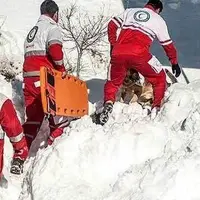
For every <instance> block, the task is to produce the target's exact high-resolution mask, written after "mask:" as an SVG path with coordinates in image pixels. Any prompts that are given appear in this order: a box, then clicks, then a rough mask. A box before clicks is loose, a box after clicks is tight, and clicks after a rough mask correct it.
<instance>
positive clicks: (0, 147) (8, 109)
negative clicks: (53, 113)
mask: <svg viewBox="0 0 200 200" xmlns="http://www.w3.org/2000/svg"><path fill="white" fill-rule="evenodd" d="M0 125H1V129H2V130H0V177H1V175H2V170H3V153H4V132H5V133H6V135H7V136H8V138H9V140H10V142H11V143H12V146H13V149H14V155H13V157H14V158H15V157H19V158H20V159H22V160H25V159H26V158H27V156H28V149H27V144H26V140H25V137H24V134H23V129H22V126H21V123H20V121H19V119H18V117H17V114H16V111H15V109H14V106H13V103H12V102H11V100H9V99H7V100H6V101H5V102H4V103H3V105H2V107H1V110H0Z"/></svg>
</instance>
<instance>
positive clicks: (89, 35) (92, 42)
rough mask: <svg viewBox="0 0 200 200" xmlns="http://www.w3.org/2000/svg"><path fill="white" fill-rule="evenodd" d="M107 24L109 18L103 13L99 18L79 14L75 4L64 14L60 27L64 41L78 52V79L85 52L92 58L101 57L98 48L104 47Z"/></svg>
mask: <svg viewBox="0 0 200 200" xmlns="http://www.w3.org/2000/svg"><path fill="white" fill-rule="evenodd" d="M107 23H108V17H105V16H104V15H103V11H102V12H101V13H100V14H98V15H97V16H89V14H88V13H87V12H84V13H81V12H79V10H78V8H77V6H76V5H75V4H71V5H70V7H69V8H68V9H65V10H64V11H63V12H62V14H61V22H60V26H61V28H62V30H63V35H64V37H63V40H64V41H65V42H72V46H71V47H70V50H71V51H73V50H76V52H77V62H76V67H75V68H76V69H75V70H76V74H77V76H78V77H79V75H80V71H81V67H82V64H81V59H82V56H83V54H84V53H85V52H89V53H90V54H91V55H92V56H101V52H100V51H99V50H97V48H96V46H97V45H100V44H101V45H103V44H102V43H103V38H104V36H105V35H106V34H107V26H106V25H107ZM68 48H69V47H68ZM68 61H69V60H68Z"/></svg>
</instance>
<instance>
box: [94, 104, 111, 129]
mask: <svg viewBox="0 0 200 200" xmlns="http://www.w3.org/2000/svg"><path fill="white" fill-rule="evenodd" d="M112 110H113V103H111V102H108V103H105V104H104V108H103V111H102V112H101V113H98V114H95V115H94V116H93V117H92V120H93V122H94V123H95V124H100V125H102V126H103V125H104V124H105V123H106V122H107V121H108V119H109V114H110V113H112Z"/></svg>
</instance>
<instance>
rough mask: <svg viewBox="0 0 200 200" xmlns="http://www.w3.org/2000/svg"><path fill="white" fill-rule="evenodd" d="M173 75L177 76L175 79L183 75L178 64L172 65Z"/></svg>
mask: <svg viewBox="0 0 200 200" xmlns="http://www.w3.org/2000/svg"><path fill="white" fill-rule="evenodd" d="M172 73H173V74H174V75H175V77H179V75H180V74H181V68H180V67H179V65H178V63H177V64H173V65H172Z"/></svg>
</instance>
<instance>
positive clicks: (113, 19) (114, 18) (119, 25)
mask: <svg viewBox="0 0 200 200" xmlns="http://www.w3.org/2000/svg"><path fill="white" fill-rule="evenodd" d="M112 21H113V22H114V23H115V24H116V25H117V27H118V28H120V27H121V25H122V23H121V22H120V21H119V20H118V19H117V18H116V17H113V18H112Z"/></svg>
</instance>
